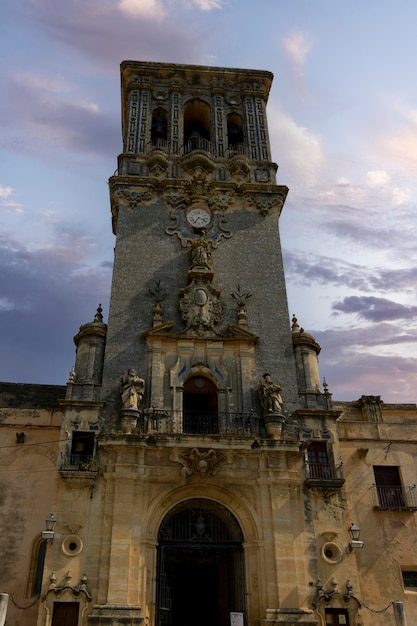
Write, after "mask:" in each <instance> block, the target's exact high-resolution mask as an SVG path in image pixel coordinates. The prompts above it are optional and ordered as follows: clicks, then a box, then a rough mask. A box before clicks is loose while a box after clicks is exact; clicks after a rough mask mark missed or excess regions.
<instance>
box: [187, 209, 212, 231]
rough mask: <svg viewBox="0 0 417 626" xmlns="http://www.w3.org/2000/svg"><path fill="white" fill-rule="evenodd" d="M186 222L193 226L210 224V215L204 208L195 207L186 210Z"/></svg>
mask: <svg viewBox="0 0 417 626" xmlns="http://www.w3.org/2000/svg"><path fill="white" fill-rule="evenodd" d="M187 222H188V223H189V224H190V226H193V227H194V228H204V227H205V226H208V225H209V224H210V222H211V215H210V213H209V212H208V211H207V210H206V209H203V208H201V207H196V208H195V209H191V210H190V211H188V213H187Z"/></svg>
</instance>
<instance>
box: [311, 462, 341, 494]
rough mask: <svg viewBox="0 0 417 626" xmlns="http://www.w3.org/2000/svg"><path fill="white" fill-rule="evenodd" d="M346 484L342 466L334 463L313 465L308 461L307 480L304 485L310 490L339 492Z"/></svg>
mask: <svg viewBox="0 0 417 626" xmlns="http://www.w3.org/2000/svg"><path fill="white" fill-rule="evenodd" d="M344 482H345V479H344V478H343V474H342V466H341V465H339V466H337V467H336V466H335V465H334V463H328V462H327V463H311V462H310V461H306V479H305V481H304V484H305V485H306V487H308V488H309V489H311V488H315V489H321V490H323V491H337V490H338V489H341V487H342V486H343V484H344Z"/></svg>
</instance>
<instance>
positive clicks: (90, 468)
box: [59, 454, 98, 472]
mask: <svg viewBox="0 0 417 626" xmlns="http://www.w3.org/2000/svg"><path fill="white" fill-rule="evenodd" d="M59 469H60V471H63V472H97V471H98V459H97V457H96V456H94V455H90V454H67V455H63V456H62V457H61V459H60V462H59Z"/></svg>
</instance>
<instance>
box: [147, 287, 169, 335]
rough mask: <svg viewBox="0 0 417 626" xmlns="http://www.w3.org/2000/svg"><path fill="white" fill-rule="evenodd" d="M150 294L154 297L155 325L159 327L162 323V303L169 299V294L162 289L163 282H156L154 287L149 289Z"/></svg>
mask: <svg viewBox="0 0 417 626" xmlns="http://www.w3.org/2000/svg"><path fill="white" fill-rule="evenodd" d="M149 293H150V295H151V296H153V299H154V305H153V308H152V313H153V325H154V326H157V325H158V324H160V323H161V322H162V305H161V302H162V301H163V300H165V298H166V297H167V295H168V294H167V292H166V291H164V290H163V289H162V287H161V281H160V280H156V281H155V284H154V286H153V287H151V288H149Z"/></svg>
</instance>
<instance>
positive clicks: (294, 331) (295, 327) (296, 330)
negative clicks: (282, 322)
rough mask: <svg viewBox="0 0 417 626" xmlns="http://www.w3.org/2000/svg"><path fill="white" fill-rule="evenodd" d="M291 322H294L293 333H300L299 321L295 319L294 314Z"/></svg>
mask: <svg viewBox="0 0 417 626" xmlns="http://www.w3.org/2000/svg"><path fill="white" fill-rule="evenodd" d="M291 321H292V326H291V331H292V332H293V333H298V331H299V330H300V327H299V325H298V320H297V318H296V317H295V315H294V313H293V315H292V320H291Z"/></svg>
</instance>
